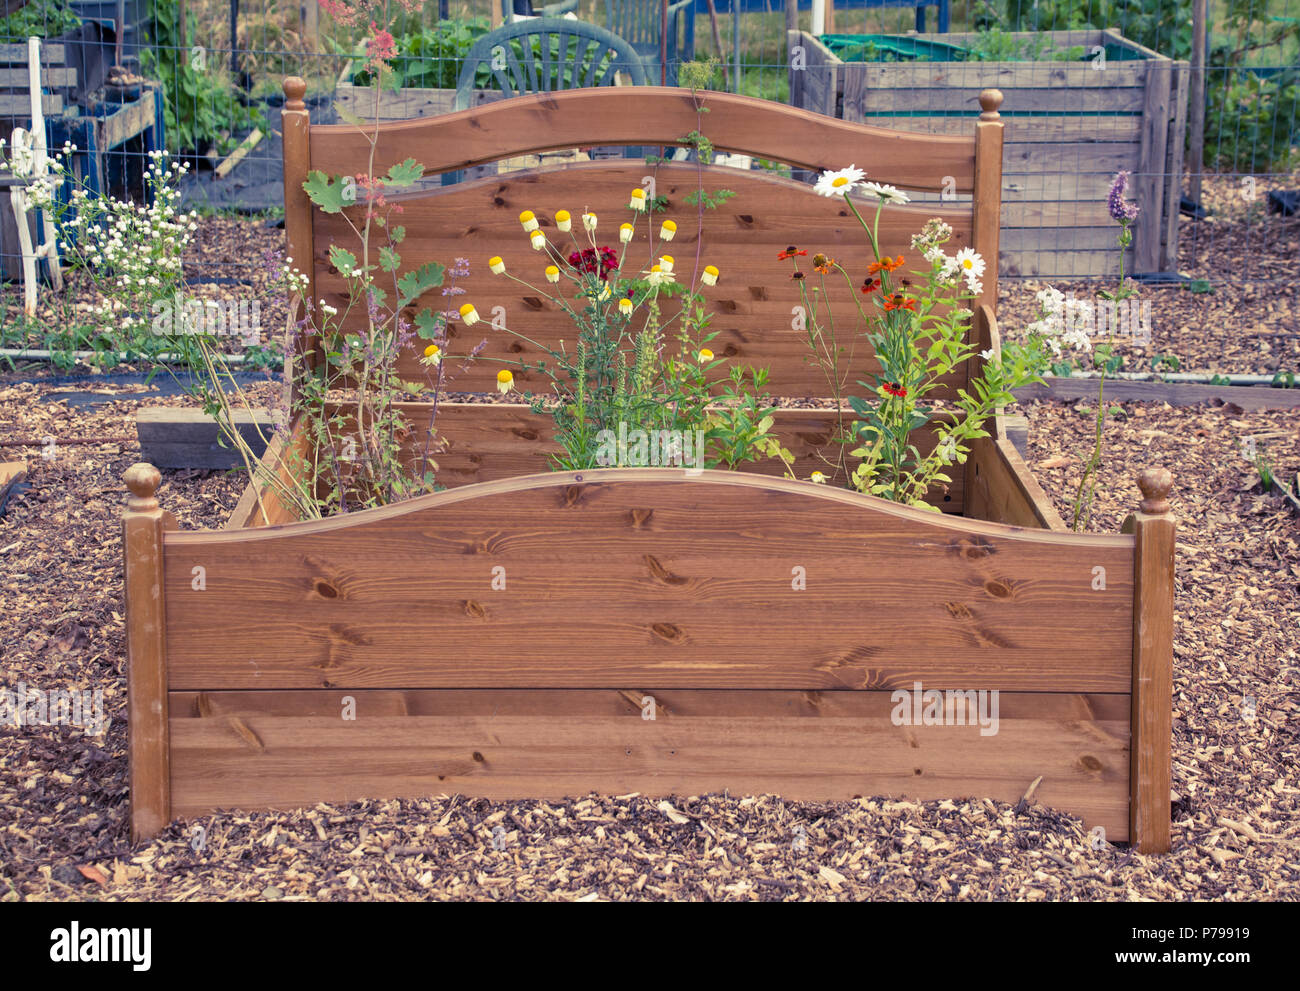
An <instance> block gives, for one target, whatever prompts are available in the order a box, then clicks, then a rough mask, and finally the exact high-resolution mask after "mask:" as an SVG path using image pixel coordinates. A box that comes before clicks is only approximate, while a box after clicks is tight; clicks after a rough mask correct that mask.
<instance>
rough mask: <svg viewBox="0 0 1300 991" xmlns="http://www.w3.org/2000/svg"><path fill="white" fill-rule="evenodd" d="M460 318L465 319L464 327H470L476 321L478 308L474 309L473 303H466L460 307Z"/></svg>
mask: <svg viewBox="0 0 1300 991" xmlns="http://www.w3.org/2000/svg"><path fill="white" fill-rule="evenodd" d="M460 318H461V319H462V320H464V321H465V326H466V327H472V326H474V324H476V323H478V320H479V317H478V310H476V309H474V304H473V303H466V304H465V305H464V306H462V307H461V308H460Z"/></svg>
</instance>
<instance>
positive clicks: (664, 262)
mask: <svg viewBox="0 0 1300 991" xmlns="http://www.w3.org/2000/svg"><path fill="white" fill-rule="evenodd" d="M674 264H675V262H674V260H673V256H672V255H664V256H663V257H662V258H660V259H659V267H660V268H662V269H663V270H664V271H665V272H671V271H672V270H673V265H674Z"/></svg>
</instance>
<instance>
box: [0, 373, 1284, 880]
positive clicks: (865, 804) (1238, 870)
mask: <svg viewBox="0 0 1300 991" xmlns="http://www.w3.org/2000/svg"><path fill="white" fill-rule="evenodd" d="M50 391H57V390H54V389H52V388H51V387H50V386H36V385H30V384H12V385H9V386H0V437H6V438H8V437H17V436H21V437H33V438H40V437H43V436H45V435H54V436H56V437H58V438H63V439H64V440H65V441H66V440H71V439H76V438H109V440H106V441H104V442H102V443H94V444H86V445H74V444H70V443H65V444H62V445H61V446H59V447H57V448H56V451H55V456H54V457H53V459H51V460H45V459H43V458H42V457H41V453H42V449H41V448H40V447H39V446H38V447H31V448H25V449H24V448H4V449H3V452H4V453H3V458H4V459H9V460H13V459H15V458H25V459H26V460H27V462H28V464H29V479H28V481H29V483H30V488H29V489H27V490H25V491H22V492H20V493H18V494H17V495H16V496H15V497H14V498H13V499H12V501H11V502H10V504H9V506H8V508H7V510H6V512H5V515H4V516H3V517H2V518H0V601H3V603H4V608H3V609H0V644H3V658H2V660H0V682H2V683H3V685H5V686H7V687H11V688H12V687H14V686H16V685H17V683H18V682H19V681H25V682H26V683H27V684H28V685H31V686H39V687H41V688H45V689H52V688H63V689H95V688H102V689H103V690H104V694H105V697H106V702H105V705H106V712H107V715H108V716H110V717H111V719H112V722H111V724H110V726H109V728H108V730H107V733H106V734H105V735H104V736H102V737H98V738H96V737H91V736H87V735H85V734H83V733H82V732H81V731H80V730H79V729H76V728H70V727H67V728H42V727H27V728H24V729H21V730H18V729H14V728H12V727H8V728H3V729H0V824H2V825H0V899H3V900H10V901H13V900H29V899H30V900H78V899H99V900H126V899H150V900H153V899H157V900H196V899H238V900H275V899H283V900H292V899H311V900H314V899H329V900H343V899H356V900H372V899H564V900H624V899H626V900H631V899H701V900H704V899H708V900H714V899H716V900H722V899H728V900H805V899H839V900H849V899H863V898H873V899H897V900H947V899H969V900H1000V899H1006V900H1070V899H1079V900H1100V899H1112V900H1132V899H1151V900H1160V901H1163V900H1175V899H1224V900H1253V899H1262V900H1277V899H1286V900H1296V899H1300V804H1298V803H1297V796H1300V780H1298V772H1297V766H1298V765H1300V746H1298V744H1297V727H1298V726H1300V705H1298V703H1300V696H1298V695H1297V687H1298V686H1297V679H1298V678H1300V657H1298V656H1297V646H1296V640H1295V631H1296V629H1297V627H1298V625H1300V519H1297V518H1296V516H1294V515H1292V514H1291V513H1290V512H1288V510H1287V509H1286V507H1285V505H1284V503H1283V501H1282V500H1281V499H1280V498H1279V497H1277V496H1271V495H1266V494H1264V493H1262V492H1261V490H1260V489H1259V487H1258V485H1257V484H1256V482H1255V479H1254V476H1253V474H1252V472H1251V470H1250V468H1249V465H1248V464H1247V462H1246V461H1245V460H1244V459H1243V458H1242V457H1241V446H1242V445H1241V438H1242V437H1243V436H1246V435H1251V436H1254V437H1256V438H1257V441H1256V443H1257V446H1258V448H1259V449H1261V450H1264V451H1266V452H1267V453H1268V454H1269V456H1270V457H1271V459H1272V460H1273V462H1274V464H1275V465H1276V466H1277V468H1278V469H1279V474H1282V473H1283V472H1284V471H1289V472H1290V473H1292V474H1293V473H1294V472H1295V470H1296V469H1297V468H1300V410H1292V411H1286V412H1261V413H1243V412H1241V411H1240V410H1236V409H1235V408H1233V407H1230V406H1229V407H1218V408H1210V407H1192V408H1178V409H1174V408H1171V407H1167V406H1164V405H1163V404H1131V403H1130V404H1123V406H1122V410H1123V412H1122V414H1121V415H1120V416H1117V417H1115V418H1113V419H1112V420H1111V422H1110V423H1109V425H1108V427H1107V433H1106V438H1107V460H1106V465H1105V469H1104V471H1103V474H1102V480H1101V486H1100V488H1099V491H1098V497H1097V498H1098V503H1097V515H1096V520H1095V524H1094V529H1096V530H1098V531H1101V532H1114V531H1115V530H1116V529H1117V528H1118V527H1119V525H1120V522H1121V521H1122V519H1123V517H1124V516H1125V515H1126V514H1127V513H1129V512H1130V511H1132V510H1133V508H1134V507H1135V506H1136V504H1137V501H1138V498H1139V495H1138V493H1137V491H1136V488H1135V485H1134V480H1135V478H1136V476H1137V474H1138V472H1139V471H1140V470H1141V469H1142V468H1144V467H1147V466H1150V465H1165V466H1167V467H1168V468H1169V469H1170V470H1171V471H1172V472H1173V475H1174V480H1175V489H1174V494H1173V505H1174V509H1175V512H1176V513H1177V515H1178V522H1179V537H1178V563H1177V576H1178V581H1177V602H1176V616H1177V625H1176V629H1175V703H1174V704H1175V711H1174V752H1173V768H1174V778H1173V791H1174V794H1173V795H1172V796H1171V803H1172V805H1171V807H1172V811H1173V822H1174V825H1173V836H1174V847H1173V851H1172V852H1171V853H1170V854H1168V855H1164V856H1145V855H1141V854H1137V853H1135V852H1132V851H1130V850H1128V849H1126V848H1121V847H1114V846H1106V847H1104V848H1103V849H1101V850H1093V849H1092V844H1091V842H1090V838H1089V835H1088V833H1087V831H1086V830H1085V828H1084V826H1083V824H1082V823H1081V822H1080V821H1079V820H1077V819H1075V818H1073V817H1071V816H1068V815H1065V814H1062V813H1059V812H1056V811H1054V810H1052V809H1048V808H1044V807H1042V806H1041V805H1039V804H1037V803H1036V802H1035V801H1034V800H1033V799H1032V798H1031V799H1030V800H1028V801H1026V802H1023V803H1021V804H1019V805H1017V806H1009V805H1007V804H1004V803H997V802H991V801H987V800H981V799H970V800H961V799H958V800H954V801H950V802H922V803H918V802H912V801H907V800H905V799H899V798H898V797H897V796H895V797H894V798H890V797H875V798H869V799H863V800H860V801H856V802H845V803H835V804H821V803H797V802H789V801H785V800H783V799H780V798H778V797H773V796H764V797H745V796H730V797H727V796H716V795H714V796H700V797H690V796H687V797H682V796H677V797H671V796H670V797H667V798H665V797H664V796H647V795H636V796H608V795H591V796H586V797H581V796H579V797H576V798H574V799H572V800H568V801H564V802H535V801H527V802H508V803H501V802H488V801H482V800H474V799H466V798H463V797H456V796H450V797H447V796H442V797H430V798H429V799H427V800H418V801H393V802H368V803H357V804H351V805H339V806H323V805H322V806H317V807H315V808H311V809H300V810H296V811H293V812H273V813H257V814H239V813H229V814H221V815H216V816H210V817H205V818H203V819H201V820H197V821H195V822H178V823H175V824H173V825H172V826H170V827H169V828H168V829H167V830H166V832H165V833H164V834H163V835H162V836H161V837H160V838H159V839H157V840H155V841H153V842H150V843H146V844H143V845H141V846H140V847H138V848H132V847H131V846H130V845H129V840H128V836H127V820H126V816H127V778H126V770H127V765H126V723H125V680H124V677H123V665H124V647H125V644H124V628H123V620H122V567H121V546H120V536H119V519H120V514H121V512H122V509H123V505H124V501H125V500H124V496H125V493H124V490H123V486H122V482H121V478H122V473H123V471H124V470H125V469H126V468H127V467H128V466H129V465H130V464H132V463H133V462H134V461H135V460H137V457H138V449H137V447H136V446H135V441H134V437H133V435H134V430H133V424H132V417H133V415H134V413H135V410H136V409H137V407H138V406H139V405H140V403H141V399H140V398H139V397H138V394H132V393H129V392H126V391H125V387H123V389H122V390H120V391H121V394H122V395H123V396H130V398H116V397H114V396H111V395H110V396H106V397H105V398H106V402H105V403H104V404H103V405H102V406H89V407H82V408H76V409H71V408H69V407H68V406H67V405H66V404H64V403H59V402H52V403H42V402H39V399H40V397H41V396H42V395H44V394H46V393H48V392H50ZM113 391H114V389H112V388H110V387H107V386H106V387H105V392H113ZM148 401H149V402H150V403H151V404H156V403H182V402H183V401H184V400H182V399H170V400H169V399H151V400H148ZM1076 405H1077V406H1078V407H1084V409H1082V410H1081V409H1078V408H1076V406H1072V405H1067V404H1060V403H1041V404H1036V405H1033V406H1032V407H1030V408H1029V409H1028V410H1027V412H1028V415H1029V419H1030V424H1031V427H1030V452H1029V460H1030V462H1031V467H1033V468H1034V470H1035V472H1036V475H1037V477H1038V478H1039V479H1040V480H1041V481H1042V483H1043V485H1044V487H1045V488H1046V489H1047V491H1048V492H1049V493H1050V494H1051V496H1052V498H1053V499H1054V501H1055V502H1056V504H1057V507H1058V508H1059V509H1060V511H1061V512H1062V514H1063V515H1065V516H1067V518H1068V514H1069V502H1070V497H1071V496H1072V495H1073V484H1074V483H1075V482H1076V481H1077V478H1078V473H1079V467H1080V464H1081V461H1080V459H1081V458H1082V457H1084V456H1086V453H1087V445H1088V441H1089V438H1090V433H1091V430H1092V419H1091V413H1089V412H1088V411H1087V410H1086V407H1087V403H1079V404H1076ZM117 438H121V439H117ZM240 487H241V486H240V481H239V477H238V475H234V474H222V473H213V472H196V471H179V472H167V473H165V475H164V482H163V486H162V488H161V491H160V498H161V500H162V504H163V506H164V507H165V508H167V509H170V510H171V511H172V512H174V513H175V514H176V515H177V517H178V519H179V521H180V525H181V526H182V527H184V528H195V527H216V526H220V525H221V523H222V522H223V521H224V519H225V517H226V515H227V514H228V512H229V511H230V509H231V508H232V507H233V505H234V503H235V501H236V498H237V495H238V491H239V489H240ZM1247 700H1250V702H1251V703H1253V709H1251V708H1249V707H1248V706H1247ZM1025 784H1026V788H1027V789H1028V787H1029V785H1030V782H1026V783H1025ZM665 801H666V802H667V804H664V803H665ZM194 826H201V827H202V828H203V830H204V843H203V845H202V849H201V851H199V852H196V850H195V849H194V846H192V845H191V844H192V842H193V837H194V832H193V827H194Z"/></svg>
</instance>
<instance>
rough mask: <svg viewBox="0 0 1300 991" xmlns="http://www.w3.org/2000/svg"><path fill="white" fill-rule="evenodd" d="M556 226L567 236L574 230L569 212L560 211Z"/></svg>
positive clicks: (557, 215) (556, 217)
mask: <svg viewBox="0 0 1300 991" xmlns="http://www.w3.org/2000/svg"><path fill="white" fill-rule="evenodd" d="M555 226H556V227H557V228H558V229H559V231H560V233H561V234H567V233H569V231H571V230H573V218H572V217H570V216H569V211H568V210H560V211H558V212H557V213H556V214H555Z"/></svg>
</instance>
